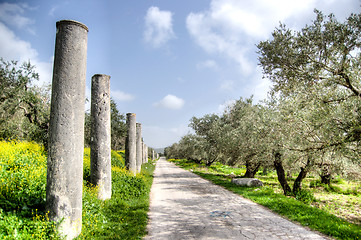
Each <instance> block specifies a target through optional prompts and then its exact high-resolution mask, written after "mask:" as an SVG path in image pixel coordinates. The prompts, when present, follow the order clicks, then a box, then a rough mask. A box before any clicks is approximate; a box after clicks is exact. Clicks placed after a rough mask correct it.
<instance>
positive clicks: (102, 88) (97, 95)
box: [90, 74, 112, 200]
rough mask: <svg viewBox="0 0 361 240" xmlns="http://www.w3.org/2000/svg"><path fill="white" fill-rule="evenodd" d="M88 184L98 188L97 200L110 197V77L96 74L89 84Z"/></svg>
mask: <svg viewBox="0 0 361 240" xmlns="http://www.w3.org/2000/svg"><path fill="white" fill-rule="evenodd" d="M90 116H91V130H90V132H91V133H90V136H91V140H90V162H91V164H90V182H91V183H92V184H93V185H95V186H98V198H99V199H102V200H105V199H109V198H110V197H111V195H112V176H111V173H112V167H111V135H110V76H108V75H104V74H96V75H94V76H93V77H92V83H91V112H90Z"/></svg>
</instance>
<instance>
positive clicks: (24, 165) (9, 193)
mask: <svg viewBox="0 0 361 240" xmlns="http://www.w3.org/2000/svg"><path fill="white" fill-rule="evenodd" d="M0 164H1V165H0V175H1V179H0V208H2V209H4V210H5V211H12V210H16V211H19V210H20V211H23V213H25V212H27V213H28V214H31V211H32V210H35V209H39V210H42V211H43V210H44V204H45V187H46V154H45V152H44V149H43V148H42V147H41V146H39V145H37V144H35V143H29V142H4V141H2V142H0Z"/></svg>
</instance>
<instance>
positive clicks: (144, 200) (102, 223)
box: [77, 152, 154, 239]
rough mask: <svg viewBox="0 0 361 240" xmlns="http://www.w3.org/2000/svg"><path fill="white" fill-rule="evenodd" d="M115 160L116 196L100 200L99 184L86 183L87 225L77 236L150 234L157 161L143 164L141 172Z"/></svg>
mask: <svg viewBox="0 0 361 240" xmlns="http://www.w3.org/2000/svg"><path fill="white" fill-rule="evenodd" d="M121 153H122V152H121ZM113 157H114V158H117V159H116V161H113V160H112V198H111V199H109V200H107V201H101V200H98V199H97V197H96V191H97V190H96V188H92V187H86V188H85V191H84V197H83V229H82V233H81V235H80V236H79V237H78V238H77V239H141V238H142V236H144V235H145V234H146V225H147V220H148V219H147V212H148V209H149V192H150V187H151V185H152V182H153V176H152V174H153V171H154V165H153V163H151V162H149V163H147V164H143V166H142V171H141V174H138V175H137V176H133V175H130V174H129V172H128V171H127V170H126V169H125V168H123V167H119V166H115V164H114V162H115V163H119V162H120V163H122V162H123V163H124V159H123V158H122V157H121V155H119V154H114V155H113Z"/></svg>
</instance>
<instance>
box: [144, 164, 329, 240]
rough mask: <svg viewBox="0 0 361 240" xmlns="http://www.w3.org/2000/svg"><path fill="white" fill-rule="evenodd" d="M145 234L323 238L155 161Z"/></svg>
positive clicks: (149, 239) (156, 238)
mask: <svg viewBox="0 0 361 240" xmlns="http://www.w3.org/2000/svg"><path fill="white" fill-rule="evenodd" d="M148 233H149V234H148V235H147V236H146V237H145V238H144V239H145V240H161V239H171V240H178V239H267V240H269V239H326V238H324V237H322V236H321V235H319V234H317V233H315V232H312V231H309V230H307V229H305V228H303V227H301V226H299V225H297V224H295V223H292V222H290V221H288V220H286V219H284V218H282V217H280V216H278V215H276V214H274V213H272V212H271V211H269V210H267V209H265V208H263V207H261V206H259V205H258V204H256V203H253V202H252V201H250V200H247V199H244V198H242V197H240V196H239V195H237V194H234V193H232V192H230V191H228V190H226V189H224V188H222V187H220V186H216V185H214V184H212V183H210V182H209V181H207V180H204V179H202V178H200V177H199V176H197V175H195V174H193V173H191V172H189V171H186V170H184V169H181V168H179V167H177V166H176V165H175V164H173V163H170V162H167V161H166V160H165V158H161V159H160V160H159V161H158V162H157V166H156V169H155V171H154V181H153V185H152V189H151V195H150V211H149V223H148Z"/></svg>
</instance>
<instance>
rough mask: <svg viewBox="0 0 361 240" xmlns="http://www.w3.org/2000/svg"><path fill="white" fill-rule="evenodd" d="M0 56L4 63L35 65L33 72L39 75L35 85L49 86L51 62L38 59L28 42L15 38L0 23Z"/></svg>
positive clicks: (12, 33) (11, 32) (36, 53)
mask: <svg viewBox="0 0 361 240" xmlns="http://www.w3.org/2000/svg"><path fill="white" fill-rule="evenodd" d="M0 36H1V37H0V56H1V57H2V58H4V60H6V61H11V60H15V61H19V63H23V62H25V61H26V62H27V61H30V63H31V64H32V65H35V67H36V68H35V71H36V72H37V73H39V77H40V79H39V80H40V81H39V82H37V83H35V84H37V85H42V84H49V83H50V82H51V79H52V62H51V60H49V62H43V61H40V60H39V59H38V52H37V51H36V50H35V49H34V48H32V46H31V44H30V43H29V42H26V41H23V40H21V39H19V38H18V37H16V35H15V34H14V32H13V31H11V30H10V29H9V28H7V27H6V26H5V25H4V24H3V23H2V22H0Z"/></svg>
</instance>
